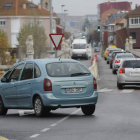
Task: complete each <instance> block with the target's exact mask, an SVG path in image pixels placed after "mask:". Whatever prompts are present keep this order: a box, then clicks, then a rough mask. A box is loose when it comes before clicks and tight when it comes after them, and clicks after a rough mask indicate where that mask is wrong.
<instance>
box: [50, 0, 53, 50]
mask: <svg viewBox="0 0 140 140" xmlns="http://www.w3.org/2000/svg"><path fill="white" fill-rule="evenodd" d="M50 33H53V13H52V0H50ZM50 46H51V50H53V44H52V41H51V39H50Z"/></svg>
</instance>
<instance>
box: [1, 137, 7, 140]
mask: <svg viewBox="0 0 140 140" xmlns="http://www.w3.org/2000/svg"><path fill="white" fill-rule="evenodd" d="M0 140H8V139H7V138H4V137H2V136H0Z"/></svg>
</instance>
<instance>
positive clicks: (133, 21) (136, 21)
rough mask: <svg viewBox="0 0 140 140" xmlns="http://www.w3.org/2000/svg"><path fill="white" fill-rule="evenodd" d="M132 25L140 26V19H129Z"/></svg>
mask: <svg viewBox="0 0 140 140" xmlns="http://www.w3.org/2000/svg"><path fill="white" fill-rule="evenodd" d="M129 22H130V25H139V24H140V17H131V18H129Z"/></svg>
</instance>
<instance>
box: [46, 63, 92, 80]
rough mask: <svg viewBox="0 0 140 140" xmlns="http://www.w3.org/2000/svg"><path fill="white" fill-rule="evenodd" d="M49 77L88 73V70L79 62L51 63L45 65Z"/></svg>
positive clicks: (84, 74)
mask: <svg viewBox="0 0 140 140" xmlns="http://www.w3.org/2000/svg"><path fill="white" fill-rule="evenodd" d="M46 69H47V73H48V75H49V76H50V77H71V76H87V75H90V72H89V70H88V69H87V68H86V67H84V66H83V65H81V64H79V63H73V62H67V63H51V64H47V66H46Z"/></svg>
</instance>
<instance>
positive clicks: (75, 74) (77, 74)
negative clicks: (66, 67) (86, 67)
mask: <svg viewBox="0 0 140 140" xmlns="http://www.w3.org/2000/svg"><path fill="white" fill-rule="evenodd" d="M79 75H90V73H82V72H81V73H73V74H71V76H79Z"/></svg>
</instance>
